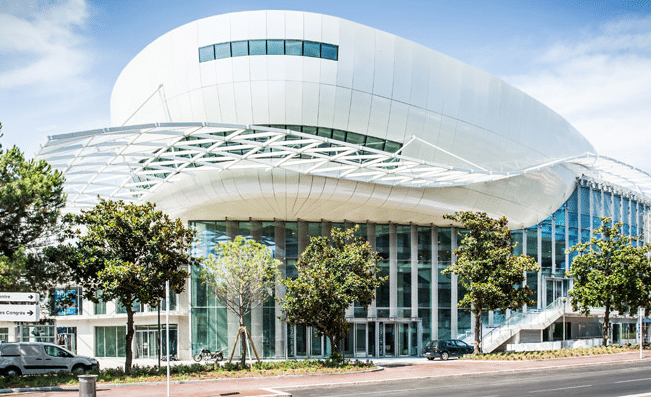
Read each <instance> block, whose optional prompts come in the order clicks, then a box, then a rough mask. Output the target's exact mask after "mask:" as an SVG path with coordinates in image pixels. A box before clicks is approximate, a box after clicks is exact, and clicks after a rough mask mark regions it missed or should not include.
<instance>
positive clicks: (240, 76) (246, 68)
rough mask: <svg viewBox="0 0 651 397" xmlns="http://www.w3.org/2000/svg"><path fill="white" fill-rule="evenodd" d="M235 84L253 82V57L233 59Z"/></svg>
mask: <svg viewBox="0 0 651 397" xmlns="http://www.w3.org/2000/svg"><path fill="white" fill-rule="evenodd" d="M232 62H233V82H234V83H241V82H245V81H251V57H233V58H232Z"/></svg>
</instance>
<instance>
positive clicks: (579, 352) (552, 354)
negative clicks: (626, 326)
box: [463, 345, 648, 360]
mask: <svg viewBox="0 0 651 397" xmlns="http://www.w3.org/2000/svg"><path fill="white" fill-rule="evenodd" d="M639 349H640V347H639V346H619V345H611V346H596V347H579V348H576V349H561V350H545V351H533V352H501V353H488V354H477V355H467V356H465V357H463V358H464V359H466V360H545V359H550V358H563V357H581V356H593V355H597V354H614V353H624V352H630V351H636V350H639ZM645 350H648V348H645Z"/></svg>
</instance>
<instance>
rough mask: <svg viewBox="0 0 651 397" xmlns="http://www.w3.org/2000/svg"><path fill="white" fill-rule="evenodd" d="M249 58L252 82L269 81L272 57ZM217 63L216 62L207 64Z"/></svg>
mask: <svg viewBox="0 0 651 397" xmlns="http://www.w3.org/2000/svg"><path fill="white" fill-rule="evenodd" d="M248 58H249V71H250V73H251V81H266V80H268V79H269V76H267V70H269V66H268V63H269V58H270V57H248ZM207 63H216V62H207Z"/></svg>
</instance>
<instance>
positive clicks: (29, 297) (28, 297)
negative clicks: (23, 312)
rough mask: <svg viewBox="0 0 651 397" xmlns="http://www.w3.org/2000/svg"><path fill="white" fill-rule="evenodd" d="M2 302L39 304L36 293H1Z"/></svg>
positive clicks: (0, 300) (0, 299)
mask: <svg viewBox="0 0 651 397" xmlns="http://www.w3.org/2000/svg"><path fill="white" fill-rule="evenodd" d="M0 302H30V303H34V302H38V294H36V293H34V292H0Z"/></svg>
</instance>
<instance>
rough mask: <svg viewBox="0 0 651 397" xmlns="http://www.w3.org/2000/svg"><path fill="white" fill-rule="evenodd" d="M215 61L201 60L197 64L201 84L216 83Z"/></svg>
mask: <svg viewBox="0 0 651 397" xmlns="http://www.w3.org/2000/svg"><path fill="white" fill-rule="evenodd" d="M216 65H217V62H203V63H200V64H199V74H200V76H201V86H202V87H209V86H211V85H215V84H217V70H216V67H217V66H216Z"/></svg>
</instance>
